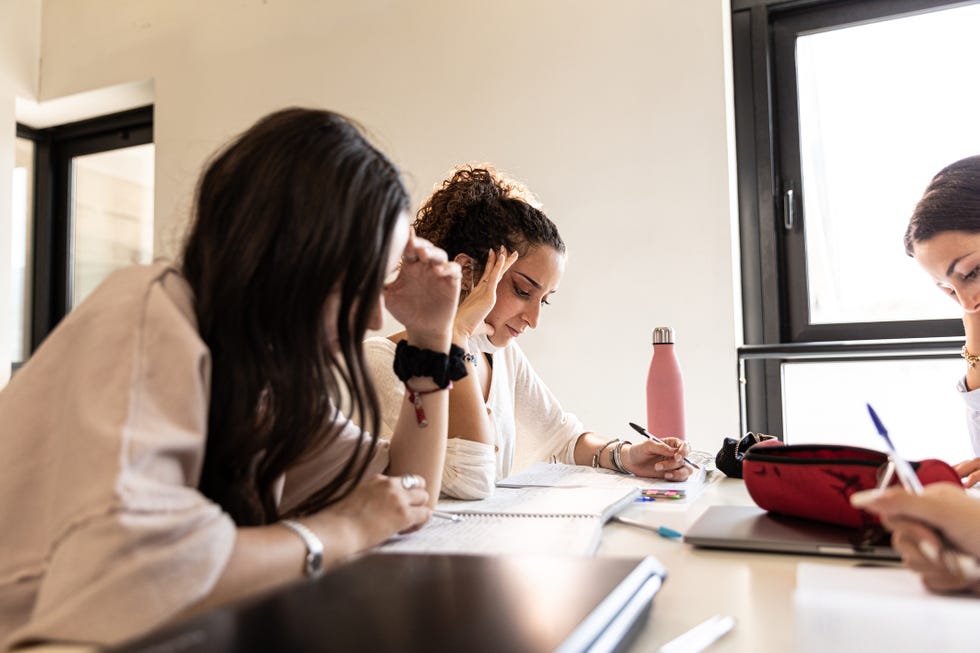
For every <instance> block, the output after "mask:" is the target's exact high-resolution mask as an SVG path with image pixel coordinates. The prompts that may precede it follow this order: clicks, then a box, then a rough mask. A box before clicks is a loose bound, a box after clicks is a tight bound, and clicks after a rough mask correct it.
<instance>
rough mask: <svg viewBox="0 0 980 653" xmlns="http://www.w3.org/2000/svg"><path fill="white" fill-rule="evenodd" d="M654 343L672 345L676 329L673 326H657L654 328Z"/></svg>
mask: <svg viewBox="0 0 980 653" xmlns="http://www.w3.org/2000/svg"><path fill="white" fill-rule="evenodd" d="M653 344H655V345H672V344H674V330H673V329H672V328H671V327H657V328H656V329H654V330H653Z"/></svg>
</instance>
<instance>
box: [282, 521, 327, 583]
mask: <svg viewBox="0 0 980 653" xmlns="http://www.w3.org/2000/svg"><path fill="white" fill-rule="evenodd" d="M279 523H280V524H282V525H283V526H285V527H286V528H288V529H289V530H291V531H292V532H294V533H296V534H297V535H299V538H300V539H301V540H303V544H305V545H306V561H305V562H304V564H303V573H304V574H306V577H307V578H319V577H320V576H322V575H323V542H321V541H320V538H319V537H317V536H316V533H314V532H313V531H311V530H310V529H309V528H307V527H306V526H304V525H303V524H301V523H299V522H298V521H293V520H292V519H281V520H279Z"/></svg>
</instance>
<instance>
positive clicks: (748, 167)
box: [732, 0, 975, 437]
mask: <svg viewBox="0 0 980 653" xmlns="http://www.w3.org/2000/svg"><path fill="white" fill-rule="evenodd" d="M969 4H975V0H732V55H733V57H732V61H733V84H734V107H735V116H734V117H735V139H736V166H737V183H738V210H739V233H740V243H741V261H740V264H741V282H742V286H741V291H742V308H743V337H744V343H745V344H744V345H743V346H742V347H739V349H738V364H739V370H738V371H739V375H740V381H741V388H742V396H741V409H742V413H741V418H742V427H743V428H744V429H746V430H753V431H762V432H766V433H772V434H775V435H777V436H779V437H782V430H783V416H782V381H781V375H782V372H781V369H782V365H783V363H785V362H787V361H805V360H826V361H830V360H869V361H870V360H892V359H895V358H905V357H915V358H949V357H953V356H956V355H958V353H959V349H960V346H961V345H962V341H963V325H962V322H961V321H960V320H955V319H954V320H917V321H912V320H910V321H883V322H863V323H840V324H811V323H810V319H809V299H808V292H807V278H806V269H805V266H806V257H805V242H804V232H803V224H804V221H805V220H806V216H805V215H802V207H803V206H804V205H803V202H802V191H803V189H802V184H801V183H800V178H801V174H800V153H799V120H798V116H799V114H798V102H797V97H796V88H797V87H796V59H795V39H796V36H797V35H798V34H801V33H809V32H813V31H819V30H821V29H828V28H833V27H840V26H844V25H852V24H860V23H864V22H872V21H876V20H881V19H884V18H887V17H899V16H903V15H913V14H916V13H922V12H927V11H931V10H935V9H940V8H952V7H956V6H962V5H969ZM790 189H792V190H793V191H794V192H793V196H792V198H789V197H787V195H786V193H785V191H787V190H790Z"/></svg>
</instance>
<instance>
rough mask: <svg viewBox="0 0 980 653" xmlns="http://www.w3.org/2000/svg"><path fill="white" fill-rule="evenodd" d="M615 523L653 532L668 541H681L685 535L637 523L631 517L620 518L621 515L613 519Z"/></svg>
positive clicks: (664, 528)
mask: <svg viewBox="0 0 980 653" xmlns="http://www.w3.org/2000/svg"><path fill="white" fill-rule="evenodd" d="M613 521H618V522H619V523H620V524H626V525H627V526H636V527H637V528H642V529H644V530H647V531H653V532H654V533H656V534H657V535H659V536H660V537H666V538H667V539H668V540H679V539H681V538H682V537H684V534H683V533H680V532H678V531H675V530H674V529H673V528H668V527H666V526H653V525H652V524H644V523H643V522H641V521H636V520H635V519H630V518H629V517H620V516H619V515H616V516H615V517H613Z"/></svg>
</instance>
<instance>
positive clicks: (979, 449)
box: [956, 376, 980, 456]
mask: <svg viewBox="0 0 980 653" xmlns="http://www.w3.org/2000/svg"><path fill="white" fill-rule="evenodd" d="M956 389H957V390H959V391H960V396H961V397H963V403H964V404H965V406H966V426H967V431H968V432H969V433H970V441H971V443H972V444H973V453H974V455H976V456H980V388H978V389H976V390H967V389H966V377H965V376H964V377H963V378H962V379H960V381H959V383H957V384H956Z"/></svg>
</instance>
